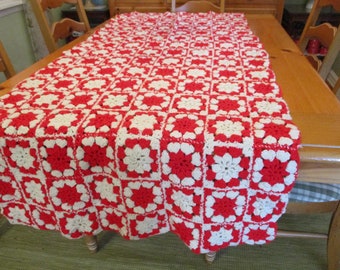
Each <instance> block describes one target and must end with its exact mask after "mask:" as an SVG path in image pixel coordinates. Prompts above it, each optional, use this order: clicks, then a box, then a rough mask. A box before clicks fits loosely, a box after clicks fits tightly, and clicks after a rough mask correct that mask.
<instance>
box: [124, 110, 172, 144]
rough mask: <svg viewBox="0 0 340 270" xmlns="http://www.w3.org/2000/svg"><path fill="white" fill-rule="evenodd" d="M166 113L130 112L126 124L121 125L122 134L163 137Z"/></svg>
mask: <svg viewBox="0 0 340 270" xmlns="http://www.w3.org/2000/svg"><path fill="white" fill-rule="evenodd" d="M164 116H165V113H163V112H150V111H147V112H135V113H133V114H130V113H128V115H127V116H126V117H125V121H124V124H123V125H122V126H121V127H120V130H119V132H120V133H121V134H123V133H126V134H134V135H143V136H145V135H147V136H153V137H154V138H160V137H161V129H162V123H163V122H164V120H163V119H164Z"/></svg>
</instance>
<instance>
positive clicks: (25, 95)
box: [0, 90, 32, 110]
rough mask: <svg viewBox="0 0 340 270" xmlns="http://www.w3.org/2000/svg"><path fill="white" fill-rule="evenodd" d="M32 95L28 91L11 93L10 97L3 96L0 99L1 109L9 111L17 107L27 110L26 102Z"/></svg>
mask: <svg viewBox="0 0 340 270" xmlns="http://www.w3.org/2000/svg"><path fill="white" fill-rule="evenodd" d="M31 95H32V93H31V92H30V91H25V90H23V91H17V92H13V93H11V95H4V96H2V97H1V100H0V105H1V107H2V108H3V109H7V110H9V109H11V108H18V107H24V108H25V107H26V108H27V100H29V99H30V98H31Z"/></svg>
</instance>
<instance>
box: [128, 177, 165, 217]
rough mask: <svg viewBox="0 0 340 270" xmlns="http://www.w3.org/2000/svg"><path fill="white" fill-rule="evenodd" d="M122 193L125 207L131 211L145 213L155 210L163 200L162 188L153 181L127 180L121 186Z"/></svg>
mask: <svg viewBox="0 0 340 270" xmlns="http://www.w3.org/2000/svg"><path fill="white" fill-rule="evenodd" d="M124 184H125V182H124ZM123 193H124V200H125V203H126V208H127V210H128V211H130V212H131V213H136V214H145V213H149V212H152V211H155V210H157V209H159V208H160V206H161V204H162V202H163V198H162V190H161V188H160V187H159V185H158V184H156V183H154V182H136V181H129V182H127V183H126V186H125V187H123Z"/></svg>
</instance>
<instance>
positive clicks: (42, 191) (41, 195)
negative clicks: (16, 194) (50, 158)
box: [21, 173, 49, 206]
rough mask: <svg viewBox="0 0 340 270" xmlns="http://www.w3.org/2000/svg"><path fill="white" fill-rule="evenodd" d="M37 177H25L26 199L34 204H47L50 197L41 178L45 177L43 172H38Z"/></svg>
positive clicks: (23, 188)
mask: <svg viewBox="0 0 340 270" xmlns="http://www.w3.org/2000/svg"><path fill="white" fill-rule="evenodd" d="M37 176H39V177H40V178H37V177H23V179H22V184H21V185H22V190H23V191H24V193H25V196H26V200H27V201H28V202H29V203H30V204H32V203H34V204H38V205H40V206H46V205H47V204H48V203H49V202H48V198H47V196H46V194H47V191H46V188H45V186H44V185H42V183H41V178H43V175H42V173H38V174H37Z"/></svg>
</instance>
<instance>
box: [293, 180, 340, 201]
mask: <svg viewBox="0 0 340 270" xmlns="http://www.w3.org/2000/svg"><path fill="white" fill-rule="evenodd" d="M289 200H290V201H295V202H325V201H337V200H340V184H321V183H309V182H299V181H298V182H296V183H295V185H294V188H293V189H292V191H291V193H290V194H289Z"/></svg>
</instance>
